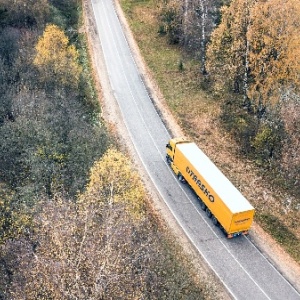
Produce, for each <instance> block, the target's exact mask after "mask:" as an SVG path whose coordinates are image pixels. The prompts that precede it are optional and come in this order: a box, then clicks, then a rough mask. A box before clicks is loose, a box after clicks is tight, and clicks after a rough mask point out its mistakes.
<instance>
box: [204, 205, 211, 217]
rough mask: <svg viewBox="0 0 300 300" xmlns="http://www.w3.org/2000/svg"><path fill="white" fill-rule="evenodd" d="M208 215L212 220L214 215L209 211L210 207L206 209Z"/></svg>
mask: <svg viewBox="0 0 300 300" xmlns="http://www.w3.org/2000/svg"><path fill="white" fill-rule="evenodd" d="M205 212H206V215H207V216H208V217H209V218H211V217H212V213H211V211H210V210H209V208H208V207H206V211H205Z"/></svg>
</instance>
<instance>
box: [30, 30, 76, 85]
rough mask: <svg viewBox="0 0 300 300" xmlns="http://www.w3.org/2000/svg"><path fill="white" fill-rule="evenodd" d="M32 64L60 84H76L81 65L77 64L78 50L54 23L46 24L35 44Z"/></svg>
mask: <svg viewBox="0 0 300 300" xmlns="http://www.w3.org/2000/svg"><path fill="white" fill-rule="evenodd" d="M35 48H36V51H37V53H36V56H35V59H34V64H35V65H36V66H38V68H40V69H41V70H42V71H43V72H44V73H45V76H46V77H47V78H52V80H55V81H56V82H60V83H62V84H66V85H68V84H71V85H76V84H77V83H78V80H79V75H80V72H81V67H80V65H79V64H78V56H79V55H78V51H77V50H76V49H75V47H74V45H69V40H68V38H67V36H66V35H65V34H64V32H63V31H62V30H60V29H59V27H57V26H56V25H48V26H47V27H46V29H45V31H44V34H43V36H42V37H41V38H40V39H39V41H38V43H37V45H36V47H35Z"/></svg>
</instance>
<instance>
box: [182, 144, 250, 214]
mask: <svg viewBox="0 0 300 300" xmlns="http://www.w3.org/2000/svg"><path fill="white" fill-rule="evenodd" d="M176 147H177V148H178V149H179V150H180V151H181V152H182V153H183V154H184V155H185V156H186V157H187V158H188V160H189V161H190V163H191V164H192V165H193V167H194V168H195V169H196V170H197V171H198V172H199V173H200V174H201V175H202V176H203V178H204V179H205V181H206V182H207V183H208V184H209V185H210V187H211V188H212V189H213V190H214V191H215V193H217V195H218V196H219V197H220V198H221V199H222V201H223V202H224V203H225V205H226V206H227V207H228V208H229V209H230V211H231V212H232V213H238V212H241V211H247V210H253V209H254V208H253V206H252V205H251V204H250V203H249V202H248V200H247V199H246V198H245V197H244V196H243V195H242V194H241V193H240V192H239V191H238V189H237V188H236V187H235V186H234V185H233V184H232V183H231V182H230V181H229V179H228V178H227V177H226V176H225V175H224V174H223V173H222V172H221V171H220V170H219V169H218V168H217V166H216V165H215V164H214V163H213V162H212V161H211V160H210V159H209V158H208V157H207V156H206V155H205V154H204V153H203V152H202V151H201V150H200V149H199V147H198V146H197V145H196V144H195V143H182V144H178V145H177V146H176Z"/></svg>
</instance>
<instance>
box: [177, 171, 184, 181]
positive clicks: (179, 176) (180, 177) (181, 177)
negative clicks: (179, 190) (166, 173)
mask: <svg viewBox="0 0 300 300" xmlns="http://www.w3.org/2000/svg"><path fill="white" fill-rule="evenodd" d="M178 179H179V181H180V182H184V177H183V176H182V175H181V174H180V173H178Z"/></svg>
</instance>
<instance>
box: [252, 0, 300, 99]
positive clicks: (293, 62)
mask: <svg viewBox="0 0 300 300" xmlns="http://www.w3.org/2000/svg"><path fill="white" fill-rule="evenodd" d="M299 16H300V5H299V2H298V1H297V0H291V1H283V0H270V1H264V2H259V3H257V4H256V5H255V6H254V7H253V9H252V10H251V20H252V21H251V26H250V27H249V30H248V32H247V39H248V40H249V43H250V45H251V48H250V52H249V54H250V56H249V63H250V68H251V73H252V76H253V79H254V81H253V85H252V86H251V89H250V90H249V96H250V98H253V99H254V100H256V101H257V99H258V98H261V100H262V102H263V103H265V104H266V103H270V104H276V103H277V102H278V100H279V96H280V95H279V93H280V89H281V88H282V87H285V86H286V87H289V86H293V87H299V86H300V82H299V79H300V78H299V71H300V64H299V62H298V61H299V59H298V57H299V55H300V35H299V24H300V17H299Z"/></svg>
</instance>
